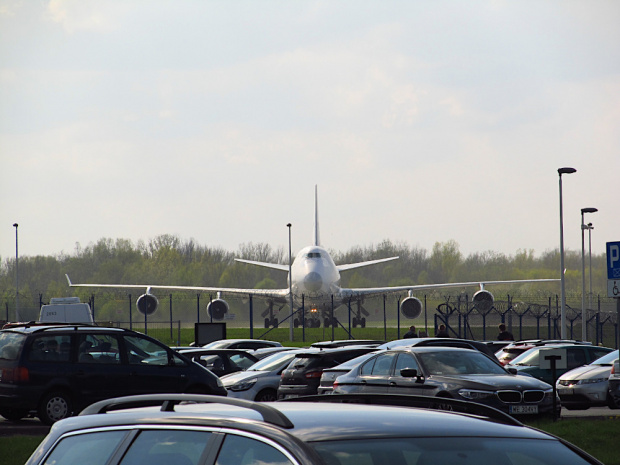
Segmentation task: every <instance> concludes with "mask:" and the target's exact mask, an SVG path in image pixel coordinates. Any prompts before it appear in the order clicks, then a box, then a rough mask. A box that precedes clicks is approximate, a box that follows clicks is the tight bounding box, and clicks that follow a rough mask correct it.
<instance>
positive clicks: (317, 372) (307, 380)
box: [278, 346, 375, 399]
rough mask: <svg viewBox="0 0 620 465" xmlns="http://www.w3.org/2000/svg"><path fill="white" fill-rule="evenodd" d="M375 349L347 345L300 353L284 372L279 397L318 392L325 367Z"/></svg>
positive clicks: (338, 363)
mask: <svg viewBox="0 0 620 465" xmlns="http://www.w3.org/2000/svg"><path fill="white" fill-rule="evenodd" d="M373 350H375V348H374V347H371V346H347V347H338V348H334V349H324V350H319V351H318V352H316V351H312V352H310V351H309V352H307V353H303V354H298V355H297V356H296V357H295V358H294V359H293V361H292V362H291V363H290V365H289V366H288V368H287V369H286V370H284V371H283V372H282V377H281V378H280V386H279V387H278V399H286V398H291V397H298V396H307V395H312V394H316V393H317V390H318V387H319V383H320V381H321V375H322V374H323V370H324V369H325V368H331V367H335V366H336V365H340V364H341V363H344V362H346V361H347V360H351V359H352V358H355V357H357V356H359V355H362V354H366V353H368V352H372V351H373Z"/></svg>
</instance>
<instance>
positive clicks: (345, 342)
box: [310, 339, 385, 349]
mask: <svg viewBox="0 0 620 465" xmlns="http://www.w3.org/2000/svg"><path fill="white" fill-rule="evenodd" d="M384 343H385V341H378V340H376V339H339V340H336V341H320V342H313V343H312V344H310V347H318V348H322V349H333V348H335V347H346V346H360V345H365V346H366V345H373V346H378V345H380V344H384Z"/></svg>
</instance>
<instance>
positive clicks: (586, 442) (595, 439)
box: [0, 418, 620, 465]
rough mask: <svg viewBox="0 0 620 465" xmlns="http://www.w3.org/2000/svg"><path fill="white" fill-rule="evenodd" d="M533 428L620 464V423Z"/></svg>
mask: <svg viewBox="0 0 620 465" xmlns="http://www.w3.org/2000/svg"><path fill="white" fill-rule="evenodd" d="M528 425H529V426H533V427H535V428H538V429H541V430H543V431H547V432H549V433H551V434H554V435H556V436H559V437H561V438H563V439H566V440H567V441H569V442H572V443H573V444H575V445H577V446H578V447H580V448H581V449H583V450H585V451H586V452H588V453H590V454H592V455H593V456H594V457H596V458H597V459H599V460H600V461H601V462H603V463H605V464H606V465H620V454H619V453H618V451H619V449H620V445H619V442H618V437H620V421H618V420H610V419H603V420H591V419H572V418H571V419H566V420H560V421H556V422H553V421H550V420H540V421H531V422H529V423H528ZM42 439H43V437H42V436H13V437H8V438H6V437H3V438H0V461H1V463H2V465H23V464H24V463H25V462H26V460H27V459H28V457H29V456H30V454H31V453H32V451H33V450H34V449H35V448H36V447H37V445H38V444H39V443H40V442H41V440H42Z"/></svg>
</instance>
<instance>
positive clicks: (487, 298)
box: [471, 289, 494, 312]
mask: <svg viewBox="0 0 620 465" xmlns="http://www.w3.org/2000/svg"><path fill="white" fill-rule="evenodd" d="M471 300H472V302H473V303H474V305H475V307H476V308H477V309H478V311H480V312H487V311H489V310H491V307H493V302H494V299H493V294H491V293H490V292H489V291H485V290H484V289H482V290H480V291H478V292H476V293H475V294H474V296H473V297H472V299H471Z"/></svg>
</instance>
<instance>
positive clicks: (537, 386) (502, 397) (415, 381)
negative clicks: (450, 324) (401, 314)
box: [334, 347, 560, 415]
mask: <svg viewBox="0 0 620 465" xmlns="http://www.w3.org/2000/svg"><path fill="white" fill-rule="evenodd" d="M351 393H362V394H400V395H402V394H412V395H425V396H433V397H441V398H452V399H460V400H468V401H472V402H478V403H481V404H484V405H488V406H490V407H494V408H496V409H499V410H502V411H503V412H506V413H509V414H511V415H531V414H534V415H536V414H551V415H554V410H553V408H554V393H553V387H552V386H550V385H549V384H547V383H545V382H543V381H540V380H538V379H536V378H532V377H530V376H520V375H515V374H512V373H509V372H508V371H507V370H506V369H504V368H503V367H501V366H500V365H498V364H497V363H496V362H495V361H493V360H492V359H491V358H490V357H488V356H486V355H485V354H482V353H480V352H478V351H475V350H469V349H460V348H447V347H410V348H403V349H400V350H390V351H385V352H381V353H378V354H376V355H375V356H373V357H371V358H369V359H368V360H366V361H365V362H363V363H361V364H359V365H358V366H357V367H355V368H353V369H352V370H351V371H350V372H349V373H347V374H344V375H341V376H339V377H338V378H336V381H335V382H334V395H336V394H351ZM555 408H556V410H555V415H559V410H560V401H559V398H558V397H556V399H555Z"/></svg>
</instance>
